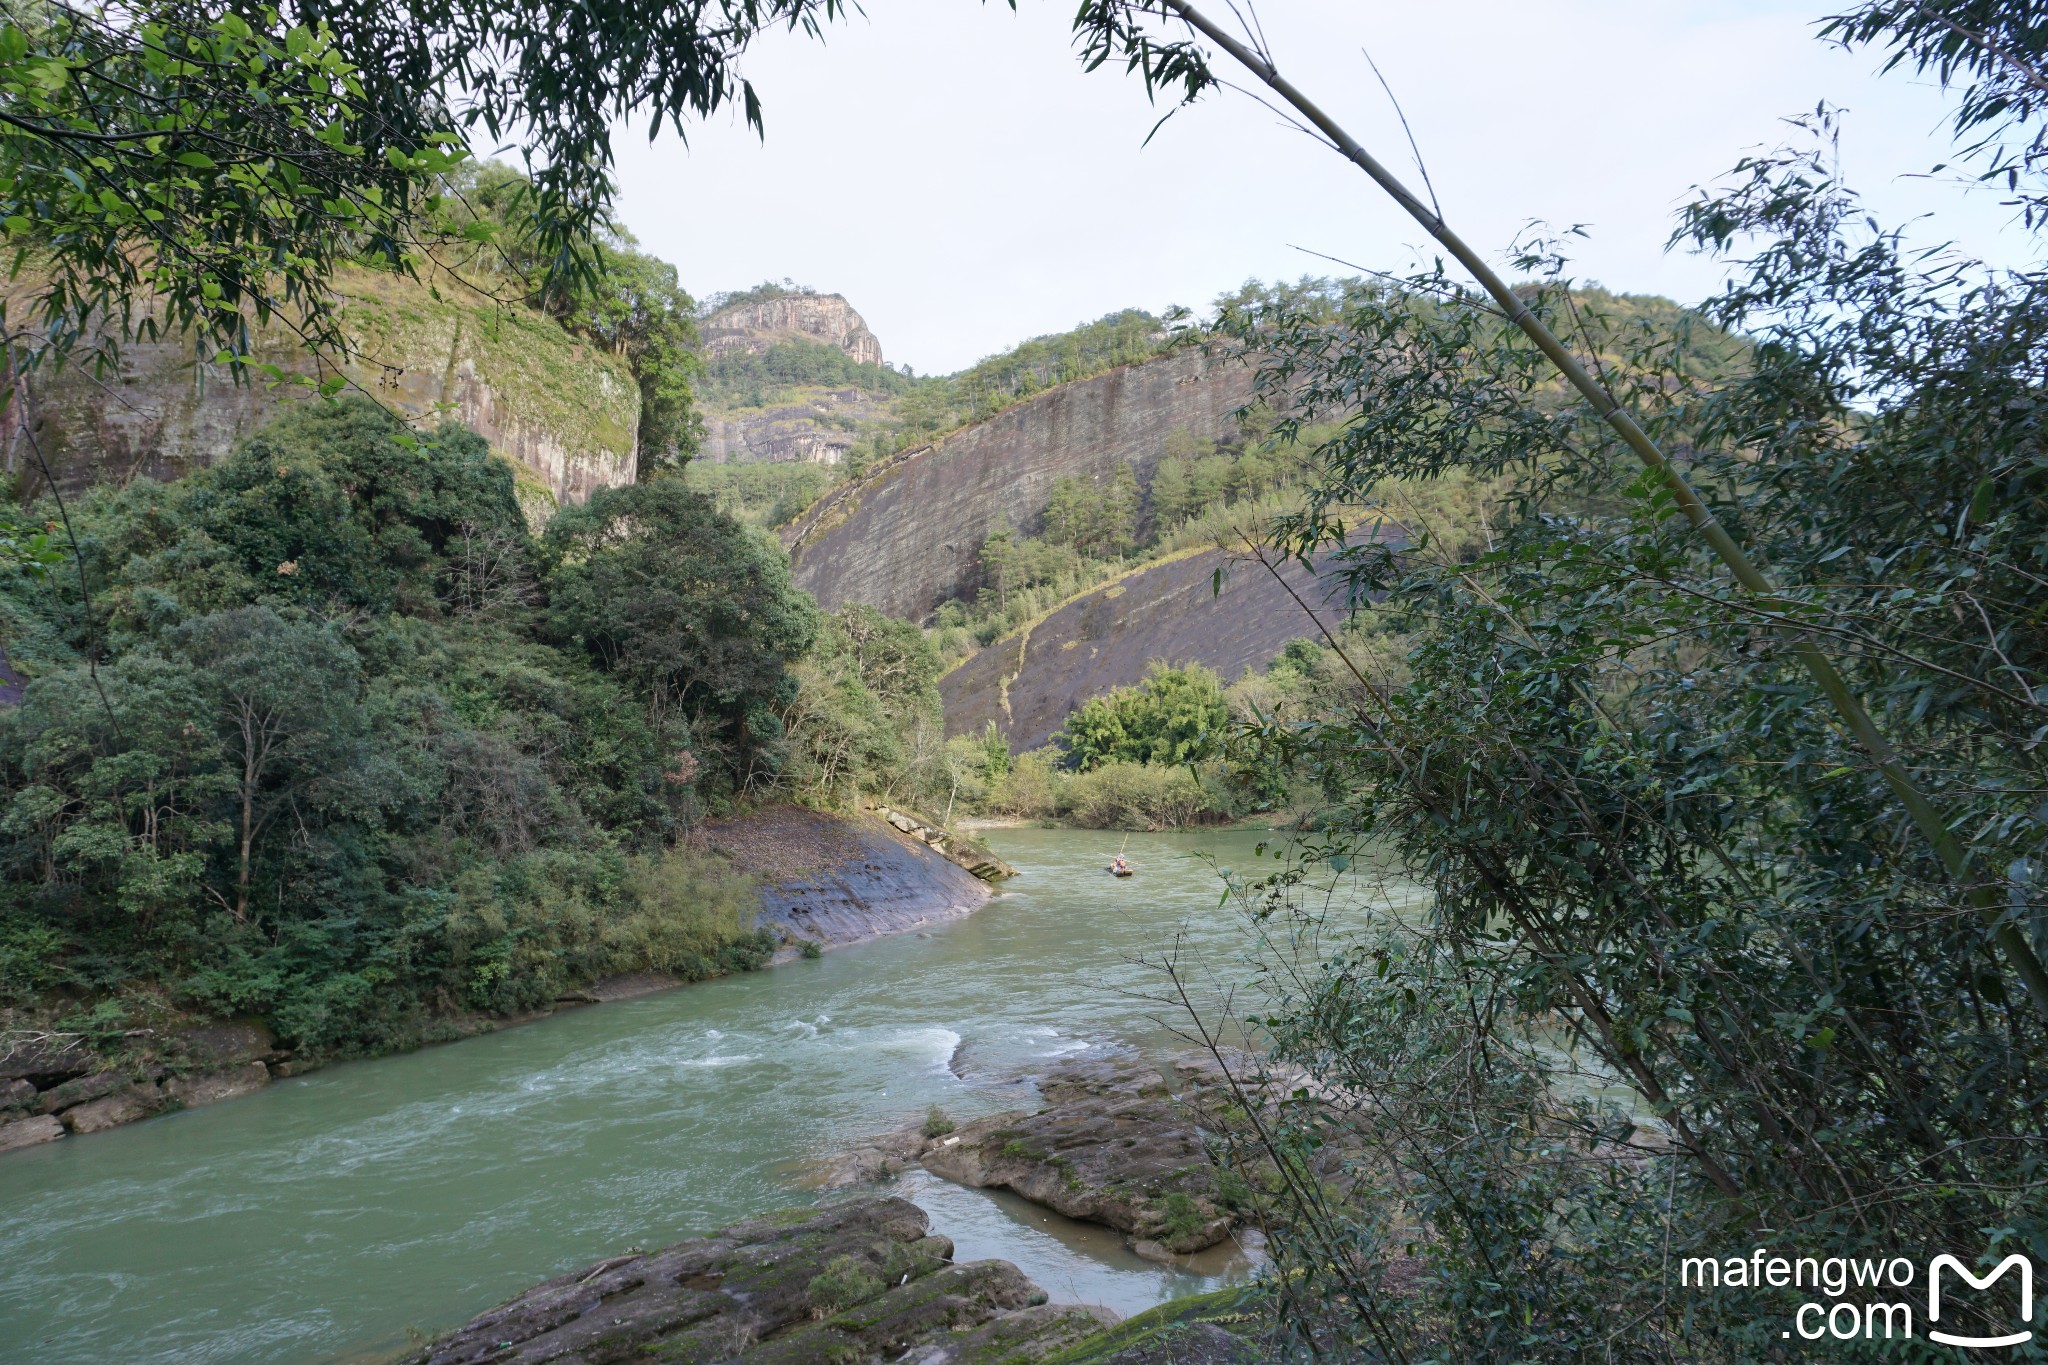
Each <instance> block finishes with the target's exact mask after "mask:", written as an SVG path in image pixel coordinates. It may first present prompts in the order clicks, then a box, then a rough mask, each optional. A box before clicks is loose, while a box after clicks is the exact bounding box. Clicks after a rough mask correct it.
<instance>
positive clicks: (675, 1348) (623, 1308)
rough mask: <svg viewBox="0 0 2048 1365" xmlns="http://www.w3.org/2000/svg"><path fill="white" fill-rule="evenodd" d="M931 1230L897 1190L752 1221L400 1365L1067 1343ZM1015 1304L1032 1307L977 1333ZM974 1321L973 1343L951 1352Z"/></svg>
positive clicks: (1002, 1270) (633, 1261)
mask: <svg viewBox="0 0 2048 1365" xmlns="http://www.w3.org/2000/svg"><path fill="white" fill-rule="evenodd" d="M929 1234H930V1225H929V1223H928V1221H927V1219H926V1217H925V1214H924V1211H923V1210H921V1209H919V1208H918V1207H917V1206H916V1205H914V1204H911V1203H908V1202H907V1201H904V1200H901V1199H867V1200H860V1201H856V1202H851V1203H846V1204H839V1205H834V1206H832V1207H828V1208H824V1209H819V1210H810V1211H799V1212H795V1213H792V1214H783V1215H775V1216H770V1217H767V1218H756V1219H750V1220H748V1221H747V1222H743V1223H737V1224H734V1225H733V1226H732V1227H729V1228H726V1229H725V1230H724V1231H722V1232H718V1233H715V1234H713V1235H712V1236H709V1237H700V1238H697V1239H695V1240H692V1241H687V1242H681V1243H678V1244H677V1245H675V1246H672V1247H669V1248H667V1249H665V1250H662V1251H658V1252H653V1253H649V1254H641V1253H633V1254H629V1255H625V1256H619V1257H614V1258H613V1259H611V1260H607V1261H600V1262H598V1263H597V1264H596V1265H593V1266H590V1267H587V1268H586V1269H583V1270H579V1271H576V1272H573V1273H571V1274H568V1275H563V1276H560V1277H558V1278H556V1279H553V1280H549V1281H548V1282H547V1283H545V1284H542V1285H539V1286H537V1287H535V1288H533V1289H530V1290H528V1291H527V1292H526V1293H524V1294H521V1295H519V1296H518V1297H516V1298H513V1299H511V1300H508V1301H507V1302H506V1303H504V1304H501V1305H499V1306H498V1307H497V1308H494V1309H492V1310H491V1311H490V1312H488V1313H485V1314H483V1315H481V1316H480V1317H478V1318H476V1319H474V1320H473V1321H471V1322H470V1323H469V1324H468V1325H467V1326H465V1327H463V1328H461V1329H459V1330H458V1331H456V1332H454V1333H452V1334H450V1335H449V1336H447V1337H445V1338H443V1339H442V1340H440V1341H438V1342H436V1343H434V1344H433V1345H431V1346H429V1347H427V1348H426V1349H424V1350H422V1351H420V1352H418V1353H416V1354H414V1355H412V1356H410V1357H408V1361H409V1365H477V1363H479V1362H484V1361H489V1362H491V1365H544V1363H548V1362H579V1365H602V1363H603V1362H610V1361H623V1360H648V1359H659V1360H667V1361H677V1362H704V1363H705V1365H709V1362H713V1361H731V1360H738V1361H745V1362H751V1363H754V1365H770V1363H771V1362H772V1363H773V1365H814V1363H817V1362H831V1363H832V1365H879V1362H881V1361H887V1360H898V1359H906V1358H907V1359H911V1360H919V1361H925V1362H929V1365H945V1363H946V1362H952V1361H956V1360H957V1361H960V1362H963V1365H964V1362H966V1361H968V1360H972V1361H974V1362H976V1365H1005V1363H1006V1362H1016V1363H1018V1365H1021V1362H1026V1361H1032V1360H1036V1359H1039V1358H1040V1357H1042V1356H1044V1355H1046V1354H1048V1353H1050V1352H1051V1351H1052V1350H1055V1349H1058V1348H1059V1347H1061V1346H1063V1345H1065V1344H1067V1343H1069V1342H1072V1341H1074V1340H1076V1339H1077V1331H1078V1319H1077V1317H1076V1314H1075V1312H1074V1311H1072V1310H1069V1311H1066V1312H1054V1313H1032V1311H1031V1310H1032V1309H1034V1308H1035V1307H1037V1306H1038V1305H1042V1304H1044V1303H1045V1299H1046V1296H1045V1293H1044V1291H1042V1290H1040V1289H1039V1288H1038V1287H1037V1286H1036V1285H1033V1284H1032V1283H1031V1282H1030V1281H1029V1280H1027V1279H1026V1278H1025V1277H1024V1276H1023V1274H1022V1273H1021V1272H1019V1271H1018V1269H1017V1268H1016V1267H1015V1266H1013V1265H1011V1264H1010V1263H1009V1262H1007V1261H974V1262H969V1263H967V1264H964V1265H955V1264H953V1263H952V1261H951V1256H952V1244H951V1243H950V1242H948V1241H947V1240H946V1239H945V1238H943V1237H933V1236H930V1235H929ZM1013 1314H1019V1315H1028V1316H1022V1317H1020V1318H1019V1319H1018V1320H1017V1321H1016V1322H1015V1323H1014V1324H1013V1325H1012V1326H1011V1327H1010V1328H1009V1329H1008V1330H1007V1331H1006V1332H1003V1333H992V1332H988V1331H987V1330H986V1329H988V1328H989V1327H990V1326H991V1325H993V1324H997V1323H1001V1322H1003V1321H1004V1320H1005V1319H1006V1318H1007V1317H1008V1316H1009V1315H1013ZM1085 1316H1086V1317H1087V1318H1088V1319H1089V1320H1090V1321H1092V1322H1094V1323H1095V1324H1097V1325H1098V1326H1099V1325H1101V1324H1102V1323H1103V1322H1105V1321H1107V1320H1110V1319H1111V1318H1112V1317H1113V1315H1107V1314H1106V1313H1105V1312H1104V1311H1103V1310H1085ZM977 1333H980V1334H982V1335H981V1338H980V1339H981V1340H982V1341H983V1342H984V1343H985V1344H986V1349H984V1350H982V1351H981V1353H980V1354H977V1355H972V1356H967V1355H960V1354H958V1353H957V1352H954V1353H948V1351H947V1348H949V1347H958V1346H960V1345H964V1344H965V1343H966V1342H968V1341H970V1340H974V1339H975V1338H976V1334H977Z"/></svg>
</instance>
